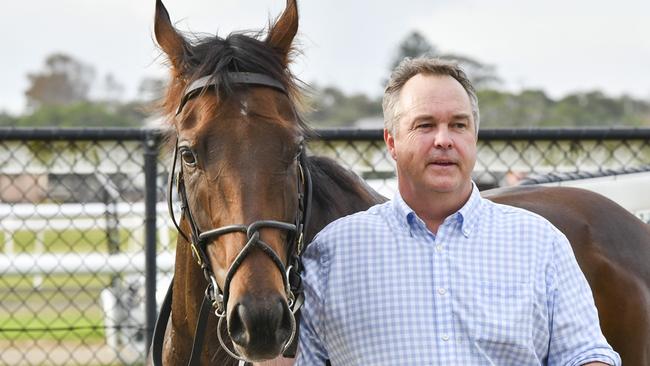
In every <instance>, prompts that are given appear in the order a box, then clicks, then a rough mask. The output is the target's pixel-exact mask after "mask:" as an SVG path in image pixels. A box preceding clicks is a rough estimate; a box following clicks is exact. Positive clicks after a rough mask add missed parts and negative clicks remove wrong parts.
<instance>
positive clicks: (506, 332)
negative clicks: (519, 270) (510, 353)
mask: <svg viewBox="0 0 650 366" xmlns="http://www.w3.org/2000/svg"><path fill="white" fill-rule="evenodd" d="M532 294H533V290H532V288H531V286H530V284H527V283H498V282H485V281H484V282H482V283H481V285H480V287H479V289H478V294H477V296H475V298H474V301H473V312H474V314H473V315H474V316H473V318H474V319H475V320H476V326H475V327H474V330H475V334H474V339H475V340H476V341H477V342H478V343H479V344H483V345H484V346H486V347H488V348H490V347H491V346H497V347H499V348H500V349H501V351H503V350H504V349H511V350H512V349H516V348H526V347H528V346H529V345H530V344H531V337H532V333H533V324H532V322H533V315H532V314H533V299H532V297H533V295H532Z"/></svg>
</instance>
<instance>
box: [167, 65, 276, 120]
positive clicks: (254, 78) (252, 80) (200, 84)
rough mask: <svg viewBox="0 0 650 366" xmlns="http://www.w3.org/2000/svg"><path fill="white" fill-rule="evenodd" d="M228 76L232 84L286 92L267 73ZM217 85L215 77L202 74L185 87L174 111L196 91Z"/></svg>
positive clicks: (245, 73) (238, 73)
mask: <svg viewBox="0 0 650 366" xmlns="http://www.w3.org/2000/svg"><path fill="white" fill-rule="evenodd" d="M228 78H229V79H230V81H231V82H232V83H233V84H247V85H262V86H268V87H270V88H274V89H278V90H279V91H281V92H283V93H285V94H286V93H287V89H286V88H285V87H284V85H282V83H281V82H279V81H278V80H275V79H273V78H272V77H270V76H268V75H264V74H258V73H254V72H229V73H228ZM217 85H218V82H217V79H216V78H215V77H214V76H212V75H208V76H204V77H201V78H198V79H196V80H194V81H193V82H192V83H191V84H190V85H189V86H188V87H187V88H186V89H185V93H183V98H182V99H181V103H180V104H179V105H178V111H176V115H178V114H179V113H181V111H182V110H183V107H184V106H185V103H187V101H188V100H190V99H192V97H193V96H195V95H196V94H197V93H199V92H201V91H202V90H204V89H205V88H207V87H211V86H217Z"/></svg>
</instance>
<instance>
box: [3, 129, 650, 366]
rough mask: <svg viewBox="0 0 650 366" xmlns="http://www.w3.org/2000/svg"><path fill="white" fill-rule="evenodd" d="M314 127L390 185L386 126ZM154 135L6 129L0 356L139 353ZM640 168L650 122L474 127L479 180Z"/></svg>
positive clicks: (338, 152) (146, 330) (159, 202)
mask: <svg viewBox="0 0 650 366" xmlns="http://www.w3.org/2000/svg"><path fill="white" fill-rule="evenodd" d="M153 135H157V134H155V133H154V134H153ZM319 135H320V136H319V137H318V138H315V139H313V140H312V141H311V142H310V145H309V148H310V151H311V153H312V154H318V155H326V156H330V157H332V158H334V159H336V160H337V161H339V162H340V163H341V164H343V165H345V166H347V167H348V168H350V169H352V170H354V171H355V172H356V173H357V174H359V175H360V176H361V177H363V178H364V179H366V180H367V181H368V182H369V183H370V184H371V185H372V186H373V187H374V188H375V189H377V190H378V191H379V192H381V193H382V194H384V195H386V196H388V197H390V196H392V194H393V192H394V191H395V189H396V180H395V174H394V163H393V161H392V159H391V158H390V156H389V155H388V154H387V152H386V150H385V148H384V143H383V140H382V135H381V131H345V130H333V131H319ZM150 136H152V134H151V133H147V132H146V131H143V130H12V129H9V130H0V364H6V365H138V364H143V363H144V357H145V355H146V352H147V341H148V334H150V332H151V331H152V329H151V326H150V324H149V323H148V322H147V311H150V310H148V309H151V307H149V308H147V302H148V300H147V290H146V284H147V281H146V279H145V277H146V268H145V267H146V255H145V252H146V250H147V242H146V240H145V238H146V236H147V235H146V230H147V229H146V225H145V219H146V202H145V197H146V195H147V192H148V190H151V189H153V190H155V197H156V203H155V207H156V210H155V211H156V227H155V230H154V231H155V237H156V240H157V244H156V246H155V249H154V250H155V257H156V261H157V269H158V275H157V278H156V279H157V284H158V285H157V288H156V289H153V290H154V291H153V292H152V293H156V294H157V296H156V298H157V301H158V302H159V301H161V300H162V296H163V295H164V291H165V290H166V284H167V283H168V282H169V279H170V273H171V271H172V265H173V259H172V254H173V251H174V249H175V238H176V234H175V231H174V229H173V225H172V224H171V221H170V219H169V217H168V214H167V208H166V203H165V196H166V195H165V192H166V186H165V184H166V180H167V175H168V168H169V164H170V159H169V154H168V153H164V154H163V153H160V154H158V166H157V170H156V175H155V178H154V179H153V181H147V179H146V174H145V170H144V169H145V168H144V167H145V159H146V154H147V143H150V142H151V139H150ZM155 141H158V140H155ZM150 147H151V146H150ZM153 148H154V149H156V150H155V151H158V150H159V149H160V146H159V145H155V146H153ZM648 166H650V130H639V129H637V130H614V131H608V130H596V131H594V130H591V131H587V132H585V131H584V130H582V131H571V130H569V131H556V130H554V131H548V130H547V131H530V130H527V131H513V130H508V131H498V130H494V131H483V132H482V133H481V138H480V139H479V144H478V160H477V163H476V167H475V171H474V177H473V178H474V179H475V181H476V182H477V183H478V184H479V186H480V187H481V188H491V187H497V186H505V185H513V184H517V183H519V182H521V181H522V180H530V179H533V180H535V179H541V178H540V177H542V176H548V175H549V174H550V173H553V174H555V175H556V176H560V177H561V176H562V175H563V174H565V173H590V174H597V173H603V172H611V171H615V170H620V169H628V170H629V169H632V168H636V169H637V170H643V169H646V168H647V167H648ZM156 290H157V291H156ZM150 291H151V290H150ZM149 301H151V300H149ZM152 306H155V308H157V305H152Z"/></svg>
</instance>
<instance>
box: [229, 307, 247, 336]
mask: <svg viewBox="0 0 650 366" xmlns="http://www.w3.org/2000/svg"><path fill="white" fill-rule="evenodd" d="M247 318H248V316H247V313H246V307H245V306H242V305H241V304H237V305H235V308H234V309H233V311H232V315H231V316H230V319H229V321H228V332H229V333H230V338H231V339H232V341H233V342H235V343H237V344H238V345H240V346H242V347H246V346H247V345H248V343H249V342H250V334H249V331H248V329H247V326H246V323H247Z"/></svg>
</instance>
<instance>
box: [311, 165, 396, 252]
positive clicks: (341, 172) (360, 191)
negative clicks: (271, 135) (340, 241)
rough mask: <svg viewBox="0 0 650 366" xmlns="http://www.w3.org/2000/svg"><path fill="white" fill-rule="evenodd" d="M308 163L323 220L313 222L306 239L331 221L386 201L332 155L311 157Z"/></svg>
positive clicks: (313, 198) (314, 194) (314, 203)
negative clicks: (329, 156)
mask: <svg viewBox="0 0 650 366" xmlns="http://www.w3.org/2000/svg"><path fill="white" fill-rule="evenodd" d="M307 164H308V168H309V171H310V174H311V179H312V181H313V182H314V183H313V192H312V204H313V205H314V206H315V207H318V210H317V211H318V212H319V220H320V221H319V222H312V225H310V226H311V227H310V228H309V232H308V233H307V238H306V239H307V242H309V241H311V239H312V237H313V235H315V234H316V232H318V231H320V229H322V228H323V227H324V226H325V225H327V224H328V223H330V222H331V221H333V220H335V219H337V218H339V217H341V216H345V215H349V214H352V213H354V212H358V211H363V210H366V209H368V208H369V207H370V206H372V205H374V204H376V203H381V202H385V201H386V198H385V197H384V196H382V195H380V194H379V193H377V192H376V191H375V190H374V189H372V188H371V187H370V186H369V185H368V184H367V183H366V182H365V181H364V180H363V179H361V178H360V177H359V176H358V175H356V174H355V173H354V172H352V171H350V170H348V169H346V168H344V167H342V166H341V165H340V164H338V163H337V162H336V161H334V160H332V159H330V158H327V157H323V156H310V157H309V159H308V160H307ZM312 209H313V208H312Z"/></svg>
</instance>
